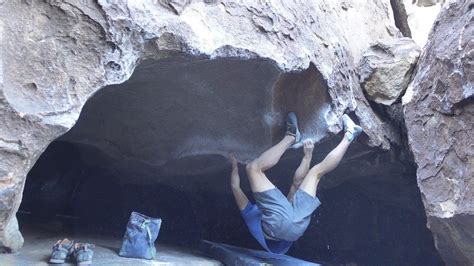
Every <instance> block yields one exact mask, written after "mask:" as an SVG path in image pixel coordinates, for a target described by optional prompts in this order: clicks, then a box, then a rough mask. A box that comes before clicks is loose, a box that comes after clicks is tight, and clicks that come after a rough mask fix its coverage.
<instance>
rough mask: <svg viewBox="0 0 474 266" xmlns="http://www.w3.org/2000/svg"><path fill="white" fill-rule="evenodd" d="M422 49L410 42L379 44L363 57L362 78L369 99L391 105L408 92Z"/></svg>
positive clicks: (407, 39) (371, 47)
mask: <svg viewBox="0 0 474 266" xmlns="http://www.w3.org/2000/svg"><path fill="white" fill-rule="evenodd" d="M420 53H421V49H420V48H419V47H418V45H417V44H416V43H415V42H414V41H413V40H412V39H410V38H400V39H396V40H391V41H386V42H377V43H375V44H373V45H371V46H370V48H369V49H368V50H367V51H366V52H365V53H364V54H363V55H362V59H361V61H360V62H359V78H360V82H361V83H362V88H363V89H364V90H365V92H366V94H367V97H368V98H369V99H370V100H372V101H374V102H376V103H380V104H384V105H391V104H393V103H394V102H395V101H397V100H398V99H399V98H400V96H401V95H402V94H403V93H404V92H405V89H406V88H407V86H408V83H409V82H410V81H411V74H412V72H413V69H414V68H415V64H416V61H417V60H418V57H419V55H420Z"/></svg>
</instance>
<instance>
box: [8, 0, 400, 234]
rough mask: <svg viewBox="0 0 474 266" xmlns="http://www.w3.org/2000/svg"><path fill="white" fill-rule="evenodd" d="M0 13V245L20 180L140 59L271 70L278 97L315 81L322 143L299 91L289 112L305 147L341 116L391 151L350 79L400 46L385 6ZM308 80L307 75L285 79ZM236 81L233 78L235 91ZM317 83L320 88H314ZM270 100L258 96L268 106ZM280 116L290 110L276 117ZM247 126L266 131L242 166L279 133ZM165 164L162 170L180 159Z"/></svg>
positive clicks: (71, 0)
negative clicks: (374, 47) (373, 55)
mask: <svg viewBox="0 0 474 266" xmlns="http://www.w3.org/2000/svg"><path fill="white" fill-rule="evenodd" d="M0 9H1V10H0V13H1V16H2V18H3V19H2V21H1V26H2V27H1V28H2V34H0V38H1V39H0V41H1V46H2V50H1V51H2V54H1V55H0V58H1V64H0V65H2V66H3V73H4V75H2V76H1V79H0V85H1V87H0V89H1V90H0V116H1V118H2V119H1V121H2V122H1V126H0V234H4V233H5V231H4V230H5V227H6V225H7V224H9V222H10V221H11V219H13V217H14V214H15V212H16V210H17V209H18V206H19V204H20V202H21V198H22V191H23V187H24V182H25V177H26V174H27V173H28V171H29V170H30V168H31V167H32V166H33V164H34V163H35V161H36V160H37V159H38V157H39V156H40V154H41V153H42V152H43V151H44V150H45V148H46V147H47V146H48V144H49V143H51V142H52V141H53V140H54V139H55V138H57V137H58V136H60V135H62V134H64V133H65V132H67V131H68V130H69V129H70V128H71V127H72V126H73V125H74V124H75V122H76V120H77V119H78V116H79V113H80V112H81V109H82V107H83V105H84V104H85V102H86V101H87V100H88V99H89V98H90V97H91V96H92V95H93V94H94V93H95V92H96V91H98V90H99V89H100V88H103V87H104V86H106V85H110V84H118V83H122V82H124V81H126V80H127V79H128V78H129V77H130V76H131V74H132V72H133V70H134V69H135V67H136V66H137V65H138V64H140V63H141V62H142V61H144V60H145V59H157V60H159V59H165V58H171V57H175V56H178V55H182V54H188V55H194V56H197V57H202V59H203V60H208V61H212V60H213V59H216V58H237V59H240V60H243V61H244V63H245V62H247V61H246V60H247V59H265V60H268V61H269V62H272V63H271V64H273V65H274V67H275V71H277V72H281V73H283V74H284V75H283V76H281V79H279V81H278V82H277V83H275V86H276V87H278V86H281V88H285V86H292V84H293V83H292V80H294V79H295V78H296V79H302V82H300V83H298V84H300V85H301V84H305V83H304V82H309V83H310V84H311V82H312V80H313V81H314V82H313V83H312V84H315V87H312V88H310V90H308V91H311V90H321V92H324V93H327V97H328V98H327V101H328V103H330V104H328V106H327V107H328V108H327V109H326V110H324V112H323V114H324V115H323V116H322V119H323V120H324V123H325V124H326V125H327V130H325V131H324V132H321V131H318V130H314V129H317V127H316V126H315V124H316V122H315V121H319V120H312V118H313V117H315V116H316V117H319V116H320V114H321V112H319V111H318V110H319V108H317V109H313V108H309V107H311V106H315V105H316V104H317V103H318V102H319V99H314V98H311V97H309V98H308V97H305V94H304V92H301V93H299V94H297V95H296V96H295V97H296V98H295V99H300V100H301V101H304V104H305V106H306V107H305V108H306V109H305V108H303V109H301V110H299V111H298V112H299V114H300V115H301V116H302V117H305V118H304V119H303V120H304V121H302V123H303V124H306V128H307V129H308V130H307V131H306V137H312V138H317V139H322V138H324V137H325V136H328V135H329V134H334V133H337V132H339V131H340V130H341V123H340V117H341V115H342V113H343V112H345V111H352V112H354V113H355V115H356V116H357V117H358V118H359V120H360V123H361V124H362V126H364V128H365V129H366V130H365V132H366V134H367V136H368V138H367V139H366V142H367V144H368V145H370V146H372V147H381V148H384V149H388V148H389V140H390V137H389V136H390V132H388V131H387V129H386V127H385V126H384V124H383V122H382V121H381V120H380V119H379V118H378V117H377V116H376V115H375V114H374V113H373V112H372V110H371V109H370V106H369V104H368V102H367V101H366V100H365V98H364V96H363V93H362V91H361V89H360V85H359V83H358V78H357V77H356V75H355V71H354V69H355V67H354V65H355V63H354V62H357V61H359V59H360V57H361V54H362V52H363V51H364V50H365V49H367V47H368V46H369V43H371V42H373V41H375V40H378V39H392V38H394V37H399V36H400V33H399V31H398V30H397V29H396V27H395V25H394V23H393V15H392V12H391V10H390V5H389V1H378V0H363V1H359V2H358V4H357V5H355V4H350V3H348V2H346V1H344V2H343V3H339V2H338V1H332V0H326V1H318V2H313V1H312V2H307V1H303V2H288V1H275V2H272V3H269V2H255V1H243V2H239V3H236V2H235V1H204V2H203V1H196V2H191V1H128V2H124V3H122V2H121V4H117V3H116V2H114V1H112V2H111V1H105V0H100V1H98V2H95V1H92V2H91V1H75V0H68V1H46V2H40V1H22V2H14V1H2V2H1V3H0ZM364 14H365V15H364ZM310 65H312V70H311V67H310ZM216 66H219V65H215V66H214V67H215V69H216V71H222V70H221V69H219V68H218V67H217V68H216ZM264 67H267V68H269V66H268V64H267V65H266V66H264ZM305 69H309V70H307V71H309V72H307V75H306V76H305V75H304V74H303V75H302V76H294V75H293V74H294V73H287V72H294V71H302V70H305ZM177 71H179V69H178V70H177ZM228 71H232V69H228ZM0 72H1V71H0ZM270 72H271V73H273V72H272V71H269V73H270ZM308 73H309V74H308ZM184 74H186V73H184ZM271 77H273V76H272V75H270V76H264V77H258V78H260V79H269V78H271ZM244 78H245V77H243V76H234V77H233V80H234V81H233V82H241V81H244ZM304 79H307V81H304ZM190 80H192V79H190ZM320 82H322V83H323V85H324V86H319V87H318V86H316V85H317V84H320ZM266 84H273V83H271V82H270V83H266ZM300 85H297V86H300ZM202 88H204V89H206V86H203V87H202ZM300 90H302V89H300ZM269 91H270V90H269V89H266V90H264V92H263V94H262V95H263V97H267V96H270V95H272V94H271V93H267V92H269ZM277 91H278V90H277ZM249 93H250V92H249ZM256 93H257V92H256ZM259 93H261V92H259ZM282 93H287V92H282ZM256 95H260V94H256ZM254 96H255V95H254ZM262 100H264V101H266V102H270V99H262ZM225 101H227V100H225ZM225 101H223V102H221V104H222V103H224V102H225ZM216 104H219V102H217V103H216ZM236 104H237V103H236ZM269 106H270V105H266V107H265V108H268V107H269ZM287 106H289V107H291V106H294V104H293V105H291V104H289V105H284V106H283V107H282V109H280V111H279V112H281V113H284V112H286V111H287V109H285V108H287ZM223 108H224V107H223ZM305 110H309V111H308V113H306V112H305ZM314 110H316V111H314ZM313 112H314V113H313ZM283 115H284V114H283ZM275 117H277V118H278V116H275ZM255 121H257V122H256V123H254V124H253V125H258V124H259V123H260V122H261V123H264V124H263V126H264V127H265V128H266V129H267V131H266V132H265V135H263V136H261V137H260V138H259V139H258V140H257V141H259V143H258V145H255V143H252V142H249V143H247V144H243V146H242V151H245V153H246V154H247V156H250V155H256V154H258V153H259V152H261V148H262V147H263V146H264V145H266V144H268V143H269V142H270V139H273V136H274V134H276V133H274V131H272V130H269V129H270V128H272V127H273V126H277V125H278V124H279V123H280V122H281V121H280V120H279V119H273V116H270V117H268V116H265V115H264V114H263V113H259V114H258V115H257V116H256V120H255ZM265 123H266V124H265ZM231 129H232V127H230V128H229V127H223V128H219V127H217V129H214V130H221V131H220V132H214V133H215V134H217V135H220V136H225V134H226V132H225V130H231ZM251 132H252V131H251ZM316 132H318V134H321V135H320V136H316ZM278 134H279V132H278ZM278 134H276V135H278ZM198 141H199V142H193V141H192V140H191V141H189V142H185V143H183V145H188V146H187V147H183V148H182V149H183V150H190V148H189V147H193V145H195V144H196V143H206V142H210V141H209V140H206V139H204V140H203V139H199V140H198ZM227 143H230V144H231V142H227ZM245 145H248V146H245ZM135 147H136V146H135ZM224 147H225V143H224ZM138 148H141V149H146V147H138ZM221 148H222V146H221ZM227 148H231V147H227ZM214 150H215V149H214ZM167 154H170V156H171V157H169V158H168V159H174V157H176V156H179V155H180V153H172V152H171V153H167ZM165 159H166V158H165ZM161 163H162V162H161Z"/></svg>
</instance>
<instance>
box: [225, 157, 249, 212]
mask: <svg viewBox="0 0 474 266" xmlns="http://www.w3.org/2000/svg"><path fill="white" fill-rule="evenodd" d="M229 159H230V162H231V163H232V172H231V174H230V187H231V188H232V194H234V199H235V203H236V204H237V207H239V210H240V211H243V210H244V209H245V207H246V206H247V204H248V203H249V199H248V198H247V196H246V195H245V193H244V192H243V191H242V189H241V188H240V176H239V169H238V168H237V160H236V159H235V156H234V154H232V153H230V154H229Z"/></svg>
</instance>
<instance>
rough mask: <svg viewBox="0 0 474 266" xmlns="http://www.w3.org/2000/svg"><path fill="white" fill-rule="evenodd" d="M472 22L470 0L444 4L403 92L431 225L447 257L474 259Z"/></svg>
mask: <svg viewBox="0 0 474 266" xmlns="http://www.w3.org/2000/svg"><path fill="white" fill-rule="evenodd" d="M473 22H474V11H473V4H472V2H471V1H467V0H459V1H454V2H452V3H449V4H448V6H447V9H443V10H442V11H441V13H440V15H439V16H438V18H437V20H436V22H435V26H434V28H433V30H432V31H431V33H430V36H429V39H428V43H427V46H426V49H425V51H424V52H423V54H422V56H421V58H420V60H419V62H418V66H417V68H416V71H415V74H414V79H413V81H412V83H411V84H410V86H409V88H408V90H407V92H406V94H405V96H404V97H403V104H404V116H405V121H406V126H407V129H408V138H409V143H410V147H411V150H412V152H413V154H414V156H415V161H416V163H417V165H418V170H417V178H418V186H419V187H420V190H421V193H422V196H423V202H424V205H425V209H426V214H427V218H428V227H429V228H430V229H431V231H432V232H433V235H434V238H435V244H436V246H437V249H438V250H439V252H440V253H441V256H442V257H443V259H444V261H445V262H446V264H448V265H473V264H474V156H473V155H474V141H473V135H474V131H473V127H474V99H473V95H474V87H473V85H474V82H473V81H474V75H473V73H474V65H473V58H474V41H473V40H474V23H473Z"/></svg>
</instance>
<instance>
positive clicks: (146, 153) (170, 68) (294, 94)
mask: <svg viewBox="0 0 474 266" xmlns="http://www.w3.org/2000/svg"><path fill="white" fill-rule="evenodd" d="M330 110H331V102H330V99H329V94H328V88H327V84H326V83H325V81H324V79H323V78H322V75H321V74H320V73H319V72H318V71H317V69H316V68H315V67H314V66H312V67H310V68H309V69H308V70H306V71H303V72H293V73H287V72H284V71H282V70H281V69H279V68H278V67H277V66H276V65H275V63H274V62H273V61H271V60H268V59H261V58H253V59H248V58H247V59H242V58H237V57H230V58H229V57H228V58H223V57H220V58H214V59H211V58H209V57H205V56H191V55H184V54H182V55H179V56H173V57H168V58H163V59H149V60H146V61H143V62H142V63H141V64H140V65H139V66H138V67H137V68H136V69H135V71H134V73H133V74H132V76H131V78H130V79H129V80H127V81H126V82H124V83H121V84H117V85H111V86H107V87H105V88H103V89H101V90H100V91H99V92H97V93H96V94H95V95H94V96H93V97H91V99H90V100H89V101H88V102H87V103H86V105H85V106H84V108H83V110H82V113H81V116H80V118H79V120H78V122H77V124H76V125H75V126H74V127H73V128H72V129H71V130H70V131H69V132H68V133H66V134H65V135H64V136H62V137H61V138H60V139H61V140H65V141H69V142H76V143H81V144H86V145H92V146H95V147H97V148H99V149H100V150H102V151H103V152H105V153H106V154H107V155H108V156H110V157H111V158H114V159H116V160H129V159H132V158H133V160H137V161H143V162H145V163H147V164H150V165H152V166H155V167H159V168H161V169H162V170H163V171H164V172H166V173H167V174H168V175H170V174H196V173H193V171H192V170H190V168H193V167H194V168H195V169H196V170H195V171H208V170H209V169H208V167H207V166H205V164H208V165H214V163H212V162H216V163H215V165H219V163H218V162H220V164H221V165H224V166H226V163H222V160H223V159H222V158H223V157H222V156H226V155H227V153H228V152H235V153H236V155H237V157H238V158H239V160H240V161H241V162H246V161H248V160H250V159H253V158H255V157H256V156H258V154H259V153H261V152H262V151H263V150H265V149H266V148H268V147H269V146H270V145H271V144H272V142H274V141H278V139H279V138H281V137H282V136H283V134H284V122H285V121H286V115H287V113H288V112H290V111H294V112H296V113H297V115H298V116H299V118H300V127H301V130H302V133H303V138H311V139H313V140H315V141H319V140H321V139H323V138H326V137H327V136H328V135H329V133H330V132H329V131H328V130H327V124H328V123H329V122H328V121H327V120H328V119H329V118H328V113H329V112H330ZM216 155H220V156H221V157H219V156H217V157H216ZM199 156H201V157H202V158H198V157H199ZM193 158H194V159H193ZM204 158H205V159H204ZM180 161H181V162H180ZM183 162H185V163H183ZM185 165H186V167H185ZM186 168H187V169H186ZM172 169H174V170H172ZM203 169H207V170H203Z"/></svg>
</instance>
